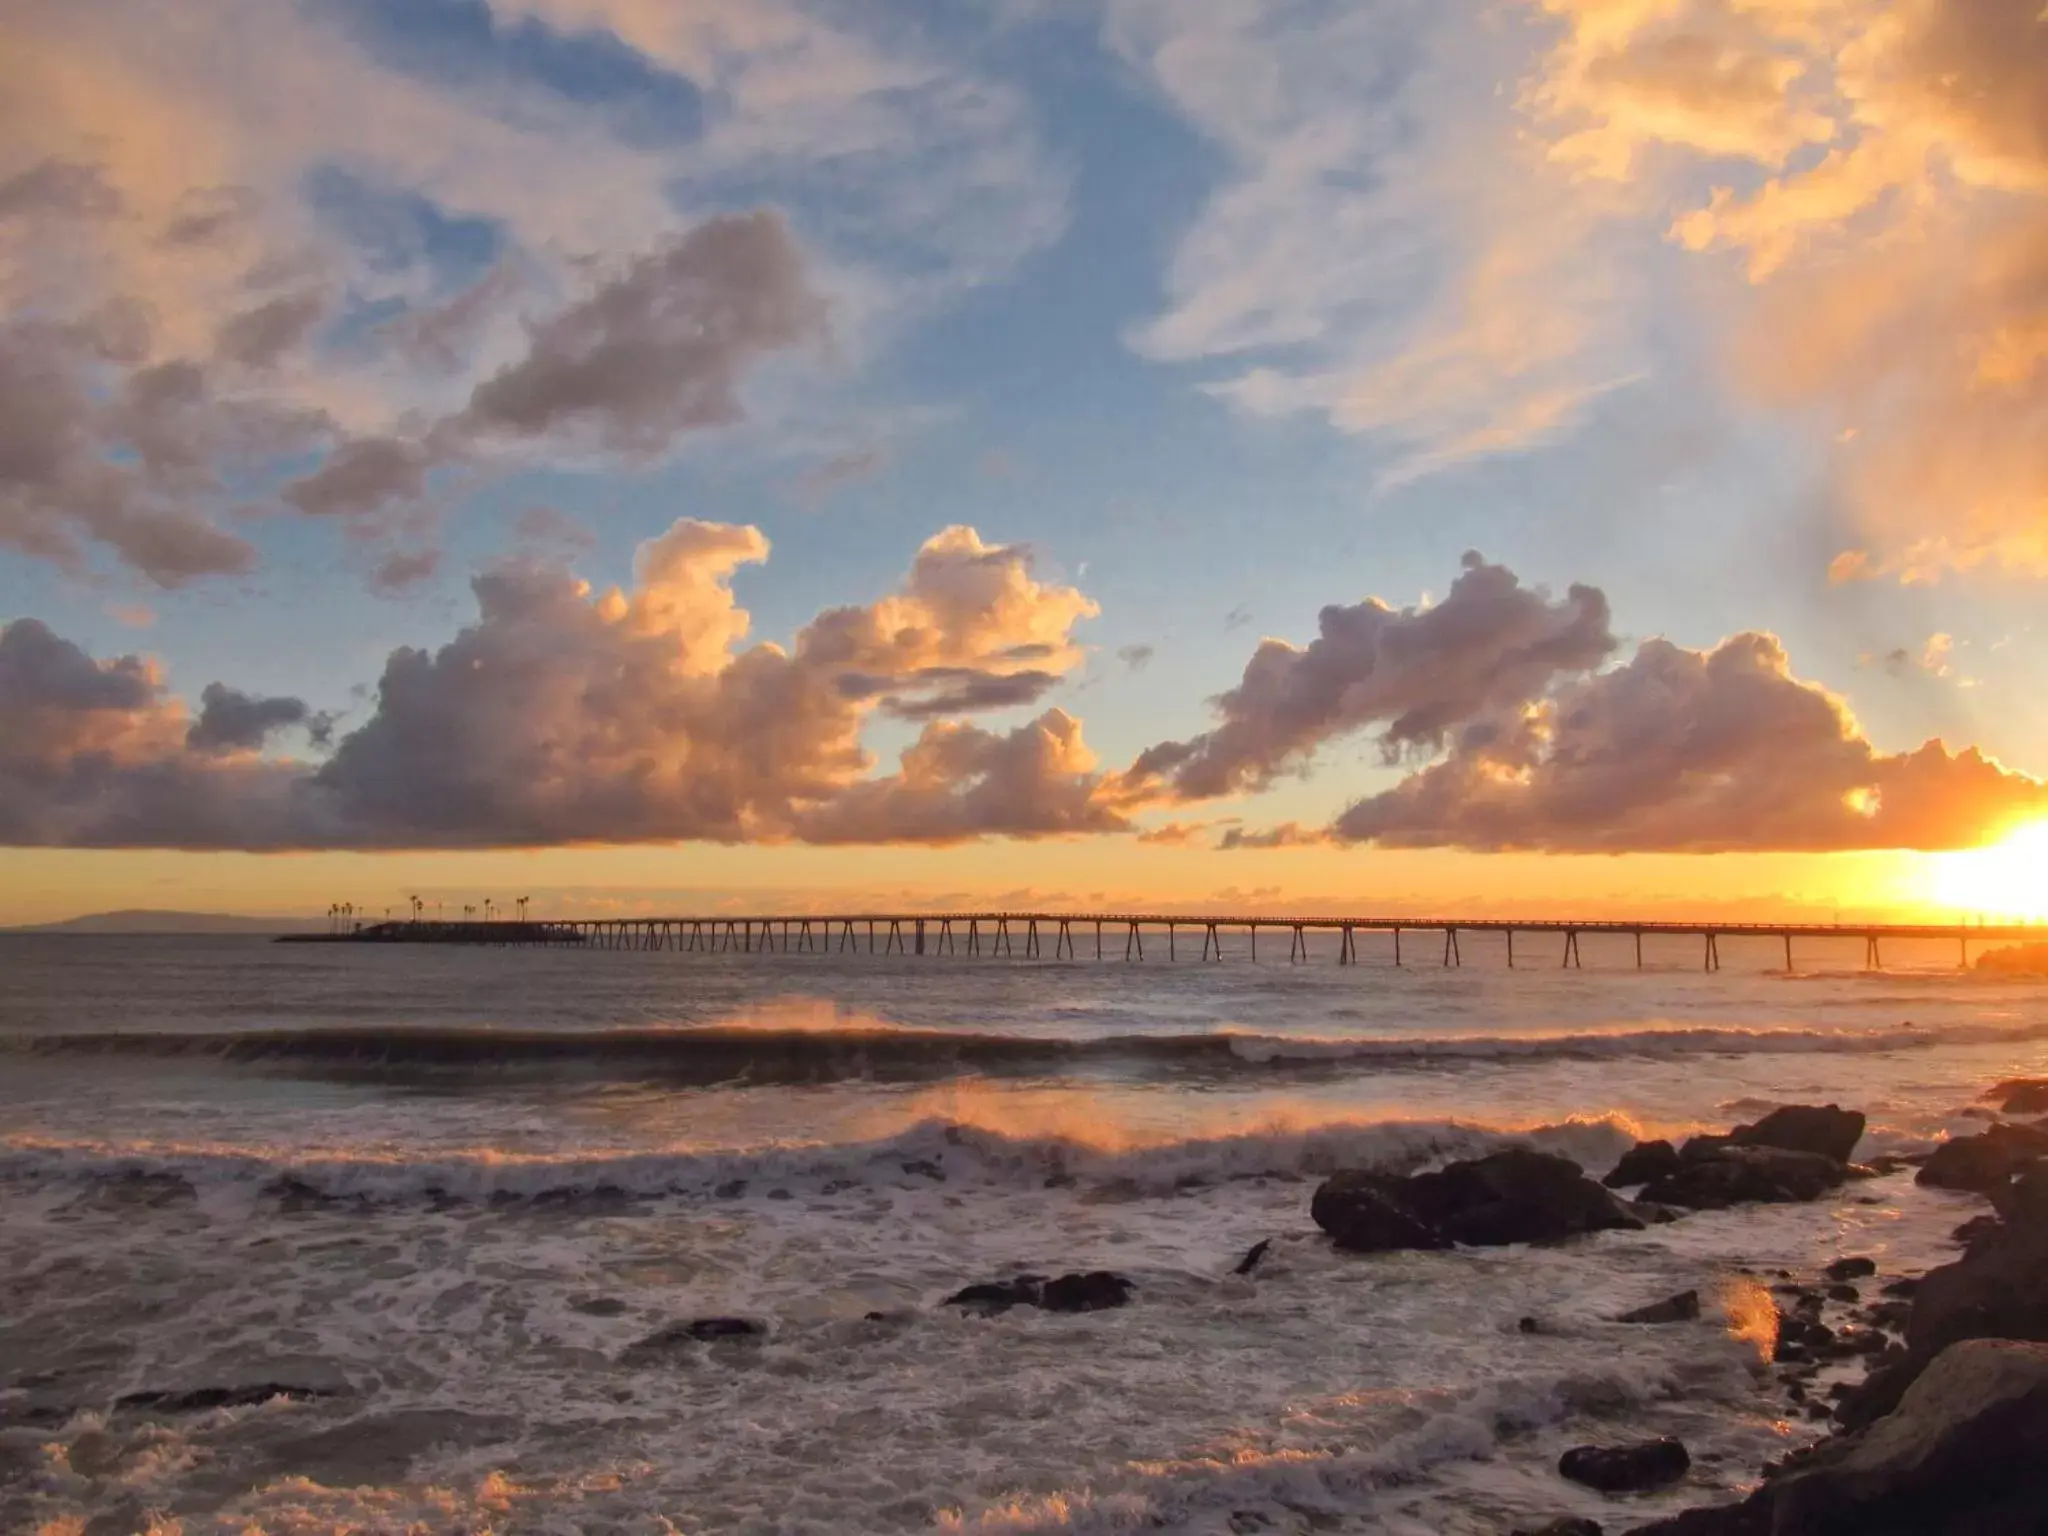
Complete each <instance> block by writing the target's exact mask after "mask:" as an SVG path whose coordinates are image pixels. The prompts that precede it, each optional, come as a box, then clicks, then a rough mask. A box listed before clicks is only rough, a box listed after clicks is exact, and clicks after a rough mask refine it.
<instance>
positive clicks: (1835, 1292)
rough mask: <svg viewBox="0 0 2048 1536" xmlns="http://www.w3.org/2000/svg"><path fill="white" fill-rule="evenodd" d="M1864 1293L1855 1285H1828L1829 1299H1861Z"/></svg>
mask: <svg viewBox="0 0 2048 1536" xmlns="http://www.w3.org/2000/svg"><path fill="white" fill-rule="evenodd" d="M1862 1299H1863V1293H1862V1292H1861V1291H1859V1290H1857V1289H1856V1287H1855V1286H1853V1285H1831V1286H1829V1287H1828V1300H1829V1301H1861V1300H1862Z"/></svg>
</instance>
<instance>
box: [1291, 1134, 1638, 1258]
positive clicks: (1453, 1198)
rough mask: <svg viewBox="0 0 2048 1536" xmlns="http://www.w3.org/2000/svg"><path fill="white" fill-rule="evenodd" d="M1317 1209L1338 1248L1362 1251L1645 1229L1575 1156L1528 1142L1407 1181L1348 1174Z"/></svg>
mask: <svg viewBox="0 0 2048 1536" xmlns="http://www.w3.org/2000/svg"><path fill="white" fill-rule="evenodd" d="M1309 1214H1310V1215H1311V1216H1313V1217H1314V1219H1315V1223H1316V1225H1317V1226H1319V1227H1321V1228H1322V1229H1323V1230H1324V1231H1325V1232H1328V1233H1329V1234H1330V1236H1331V1237H1332V1238H1333V1239H1334V1240H1335V1242H1336V1244H1337V1246H1338V1247H1340V1248H1345V1249H1349V1250H1351V1251H1353V1252H1360V1253H1377V1252H1382V1251H1385V1250H1387V1249H1394V1248H1447V1247H1449V1246H1450V1245H1451V1244H1453V1243H1465V1244H1468V1245H1471V1246H1474V1247H1489V1248H1490V1247H1499V1246H1502V1245H1504V1244H1507V1243H1542V1242H1556V1241H1558V1240H1560V1239H1563V1238H1567V1237H1577V1236H1580V1235H1582V1234H1584V1233H1588V1232H1604V1231H1613V1230H1622V1231H1640V1230H1641V1229H1642V1226H1643V1222H1642V1219H1641V1218H1640V1217H1638V1216H1636V1215H1634V1214H1633V1213H1631V1212H1630V1211H1629V1209H1628V1208H1627V1206H1626V1205H1624V1204H1623V1203H1622V1201H1621V1200H1620V1199H1618V1198H1617V1197H1616V1196H1615V1195H1613V1194H1611V1193H1609V1192H1608V1191H1607V1190H1605V1189H1602V1188H1601V1187H1600V1186H1599V1185H1598V1184H1595V1183H1594V1182H1593V1181H1592V1180H1591V1179H1589V1178H1587V1177H1586V1175H1585V1173H1584V1172H1583V1171H1582V1170H1581V1169H1580V1167H1579V1165H1578V1164H1577V1163H1575V1162H1573V1161H1572V1160H1571V1159H1570V1158H1566V1157H1554V1156H1552V1155H1550V1154H1549V1153H1545V1152H1532V1151H1529V1150H1527V1149H1526V1148H1510V1149H1508V1150H1506V1151H1503V1152H1495V1153H1492V1154H1490V1155H1488V1156H1486V1157H1481V1158H1475V1159H1473V1160H1471V1161H1469V1162H1456V1163H1451V1164H1449V1165H1447V1166H1446V1167H1444V1168H1442V1169H1439V1170H1438V1171H1436V1172H1434V1173H1418V1174H1414V1175H1412V1176H1410V1177H1407V1178H1402V1177H1399V1176H1397V1175H1392V1174H1378V1173H1368V1172H1350V1173H1340V1174H1337V1175H1335V1176H1334V1177H1332V1178H1329V1179H1326V1180H1324V1181H1323V1183H1322V1185H1321V1186H1320V1187H1319V1188H1318V1189H1317V1190H1316V1193H1315V1197H1314V1199H1313V1200H1312V1201H1311V1202H1310V1206H1309Z"/></svg>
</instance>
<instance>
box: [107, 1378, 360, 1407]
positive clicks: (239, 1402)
mask: <svg viewBox="0 0 2048 1536" xmlns="http://www.w3.org/2000/svg"><path fill="white" fill-rule="evenodd" d="M332 1395H333V1391H332V1389H331V1388H326V1387H309V1386H298V1385H294V1384H292V1383H290V1382H283V1381H253V1382H248V1383H244V1384H242V1385H238V1386H231V1387H187V1388H184V1389H182V1390H179V1391H144V1392H124V1393H123V1394H122V1395H121V1396H119V1397H117V1398H115V1399H114V1407H115V1408H116V1409H122V1408H127V1409H146V1410H148V1411H149V1412H151V1413H207V1412H210V1411H211V1410H213V1409H215V1408H253V1407H254V1406H255V1405H256V1404H258V1403H267V1402H269V1401H271V1399H273V1398H279V1397H285V1398H290V1399H292V1400H294V1401H303V1400H305V1399H308V1398H316V1397H330V1396H332Z"/></svg>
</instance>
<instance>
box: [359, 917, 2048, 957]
mask: <svg viewBox="0 0 2048 1536" xmlns="http://www.w3.org/2000/svg"><path fill="white" fill-rule="evenodd" d="M1262 932H1263V933H1265V934H1268V935H1270V936H1271V937H1270V938H1269V939H1268V943H1269V944H1271V943H1272V942H1273V940H1275V939H1278V938H1280V937H1285V939H1286V940H1287V944H1288V959H1289V960H1290V961H1292V962H1294V963H1297V964H1300V963H1304V962H1306V961H1307V960H1308V959H1309V936H1310V935H1311V934H1334V935H1336V937H1337V957H1336V958H1337V963H1338V964H1339V965H1354V964H1357V963H1358V958H1359V956H1358V940H1359V937H1360V936H1361V935H1366V934H1386V935H1390V936H1391V937H1392V939H1393V957H1394V964H1396V965H1405V964H1407V963H1408V955H1409V954H1410V953H1412V950H1413V946H1412V943H1411V944H1409V945H1408V946H1407V947H1406V948H1404V940H1411V941H1412V940H1423V941H1425V942H1426V945H1427V948H1426V950H1425V951H1424V954H1425V956H1426V957H1429V958H1434V959H1435V960H1436V962H1437V963H1438V964H1440V965H1442V966H1445V967H1457V966H1461V965H1462V964H1463V963H1464V955H1463V953H1462V949H1461V946H1460V943H1459V939H1460V936H1461V935H1471V934H1480V933H1484V934H1501V935H1504V936H1505V937H1506V940H1507V963H1508V964H1509V966H1511V967H1512V966H1513V965H1515V963H1516V959H1515V939H1516V937H1517V935H1523V936H1529V937H1536V936H1547V937H1549V938H1550V939H1552V940H1554V941H1557V948H1556V949H1555V950H1554V951H1553V953H1555V954H1556V955H1557V956H1558V961H1557V963H1558V965H1560V966H1561V967H1564V968H1567V969H1575V968H1578V967H1579V966H1580V965H1581V960H1580V953H1579V940H1580V938H1581V937H1582V936H1583V935H1587V934H1594V935H1619V936H1621V937H1624V938H1631V939H1633V940H1634V945H1635V963H1636V967H1637V968H1638V969H1641V968H1642V966H1643V940H1644V939H1645V938H1652V937H1674V936H1675V937H1686V938H1696V939H1698V940H1700V943H1701V950H1700V953H1701V963H1702V966H1703V968H1704V969H1706V970H1709V971H1717V970H1719V969H1720V968H1721V940H1723V939H1762V940H1772V941H1777V942H1779V943H1782V944H1783V946H1784V954H1785V968H1786V969H1787V970H1788V971H1789V970H1791V969H1792V968H1793V959H1794V952H1793V944H1794V941H1795V940H1798V939H1834V940H1843V939H1847V940H1852V941H1853V940H1861V941H1862V943H1863V960H1864V964H1865V966H1867V967H1868V968H1870V969H1873V970H1875V969H1879V968H1881V967H1882V966H1883V963H1884V960H1883V944H1884V941H1885V940H1887V939H1893V940H1947V941H1950V942H1953V943H1955V944H1956V945H1957V958H1958V961H1959V963H1961V964H1964V965H1967V964H1968V963H1969V954H1970V944H1971V941H1972V940H1976V941H1979V942H1996V943H2008V942H2014V941H2027V940H2043V941H2048V924H2044V923H1768V922H1762V923H1732V922H1678V921H1669V920H1661V919H1659V920H1643V921H1634V920H1626V919H1616V918H1588V919H1583V920H1573V919H1564V918H1468V917H1444V918H1432V917H1373V916H1364V917H1266V916H1259V917H1253V916H1246V915H1199V914H1198V915H1192V916H1191V915H1188V914H1186V913H1170V912H1082V913H1073V912H1003V911H989V912H945V913H931V912H912V913H903V912H860V913H831V914H817V913H813V914H809V915H802V914H797V915H785V914H781V913H776V914H772V915H767V916H751V917H748V916H722V915H721V916H713V917H611V918H563V919H550V920H545V921H525V920H521V921H517V922H513V921H497V922H492V921H485V922H475V921H467V920H466V921H463V922H459V923H450V922H441V921H437V920H432V919H411V920H401V921H396V922H384V923H374V924H369V925H366V926H362V927H358V928H355V929H352V930H350V931H349V932H347V933H345V934H339V935H335V936H334V937H336V938H340V939H343V940H346V941H350V942H360V943H385V944H485V945H519V946H554V947H561V946H575V947H581V948H587V949H619V950H670V951H681V952H690V953H701V954H748V955H753V954H760V955H776V954H782V955H795V954H820V953H839V954H846V953H865V954H879V955H925V956H941V955H959V956H988V957H998V956H1001V957H1010V958H1017V959H1025V960H1040V959H1043V960H1078V959H1081V958H1084V957H1092V958H1094V959H1096V960H1104V959H1112V958H1121V959H1124V960H1127V961H1138V960H1143V959H1145V957H1146V955H1145V940H1146V938H1147V936H1148V935H1149V936H1150V937H1151V939H1152V941H1153V954H1154V955H1155V956H1157V955H1158V954H1159V951H1160V948H1161V947H1162V941H1163V947H1164V950H1165V955H1164V958H1165V959H1168V960H1177V959H1178V958H1179V956H1180V951H1181V949H1182V948H1183V947H1188V948H1190V951H1191V954H1192V953H1193V950H1192V943H1193V941H1194V940H1195V939H1197V938H1199V940H1200V946H1201V947H1200V950H1199V957H1200V959H1201V960H1202V961H1204V962H1210V963H1214V962H1219V961H1221V960H1223V959H1224V958H1225V949H1226V944H1225V941H1226V940H1229V941H1230V948H1231V949H1232V950H1233V951H1235V952H1239V953H1242V954H1243V955H1244V956H1245V957H1246V958H1247V959H1250V960H1257V959H1258V957H1259V936H1260V934H1261V933H1262ZM1184 936H1185V938H1184ZM1439 945H1440V948H1439ZM1119 946H1121V949H1120V950H1119ZM1269 953H1271V951H1270V950H1269ZM1524 953H1525V954H1526V953H1527V950H1526V948H1525V950H1524Z"/></svg>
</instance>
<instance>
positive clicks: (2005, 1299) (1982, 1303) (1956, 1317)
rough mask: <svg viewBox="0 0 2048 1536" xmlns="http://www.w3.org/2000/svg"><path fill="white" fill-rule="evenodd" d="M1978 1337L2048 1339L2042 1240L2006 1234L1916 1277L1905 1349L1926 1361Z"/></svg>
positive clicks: (2046, 1246)
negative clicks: (1942, 1351) (1950, 1346)
mask: <svg viewBox="0 0 2048 1536" xmlns="http://www.w3.org/2000/svg"><path fill="white" fill-rule="evenodd" d="M1982 1338H1997V1339H2029V1340H2037V1341H2038V1340H2048V1241H2044V1240H2043V1239H2042V1238H2041V1237H2038V1236H2034V1235H2031V1234H2023V1233H2013V1234H2009V1235H2007V1236H2005V1237H2003V1238H2001V1239H1999V1240H1997V1241H1994V1242H1991V1243H1989V1244H1987V1245H1985V1246H1983V1247H1980V1248H1976V1249H1973V1250H1972V1251H1971V1252H1969V1253H1967V1254H1965V1255H1964V1256H1963V1257H1962V1258H1961V1259H1959V1260H1957V1261H1956V1262H1955V1263H1953V1264H1944V1265H1942V1266H1941V1267H1940V1268H1939V1269H1932V1270H1929V1271H1928V1272H1927V1273H1926V1274H1925V1275H1923V1276H1921V1278H1920V1289H1919V1290H1918V1291H1916V1292H1915V1293H1914V1295H1913V1313H1912V1317H1911V1318H1910V1320H1909V1321H1908V1322H1907V1324H1906V1345H1907V1348H1908V1349H1910V1350H1911V1351H1912V1352H1913V1353H1914V1354H1916V1355H1924V1356H1928V1357H1932V1356H1933V1355H1935V1354H1937V1353H1939V1352H1940V1351H1941V1350H1943V1349H1945V1348H1947V1347H1948V1346H1949V1345H1951V1344H1956V1343H1960V1342H1961V1341H1963V1340H1964V1339H1982Z"/></svg>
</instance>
